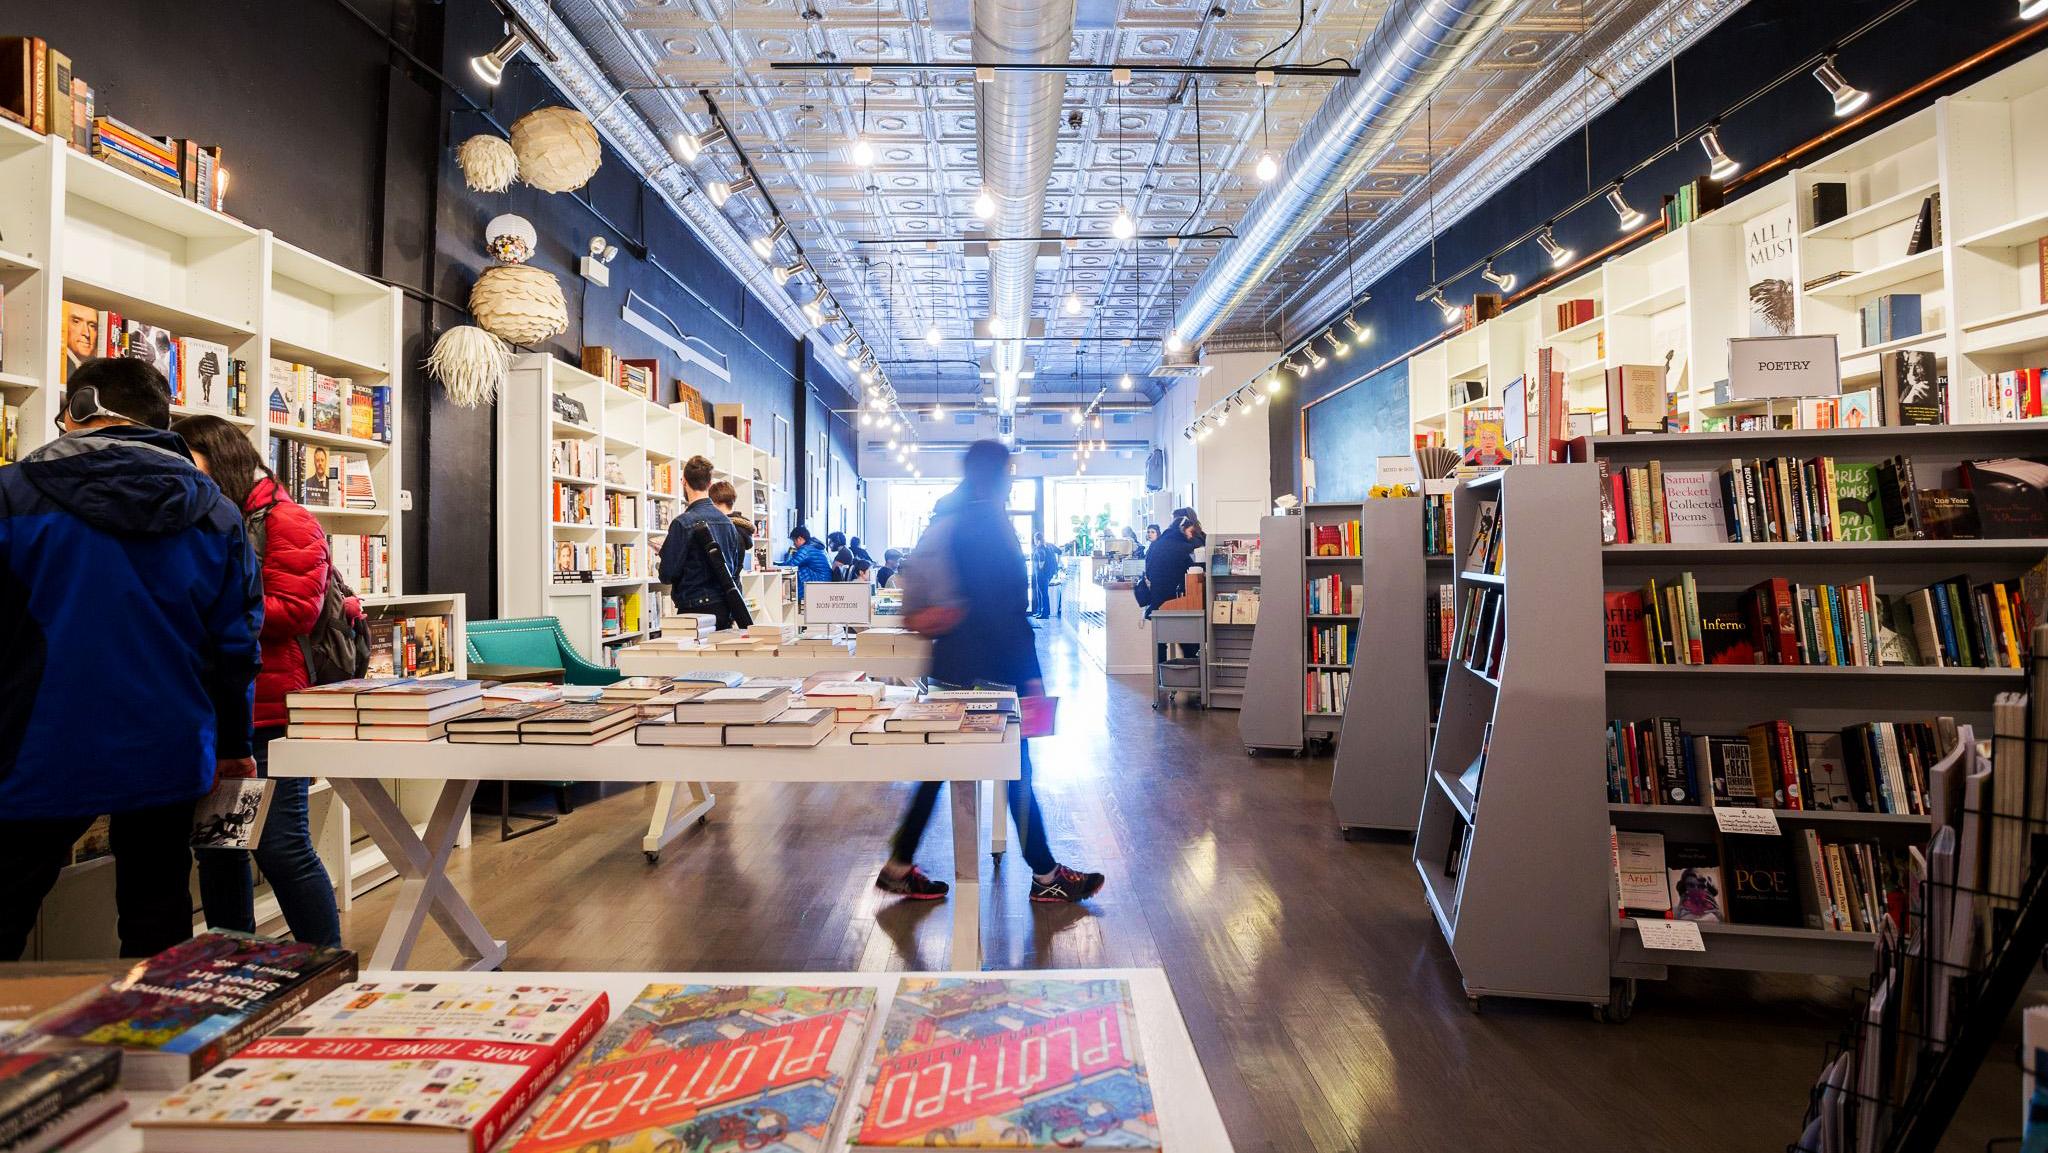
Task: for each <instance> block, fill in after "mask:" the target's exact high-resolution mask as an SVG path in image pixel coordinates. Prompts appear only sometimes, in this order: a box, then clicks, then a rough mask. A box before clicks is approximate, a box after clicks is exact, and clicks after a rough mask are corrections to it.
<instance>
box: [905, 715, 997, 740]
mask: <svg viewBox="0 0 2048 1153" xmlns="http://www.w3.org/2000/svg"><path fill="white" fill-rule="evenodd" d="M1011 720H1012V718H1011V716H1010V715H1009V714H1008V713H997V712H980V713H976V712H970V713H968V714H967V715H966V716H965V717H964V718H962V719H961V721H960V727H959V728H958V729H956V730H954V731H953V732H950V733H947V732H938V733H926V734H925V741H926V743H927V744H934V745H999V744H1002V743H1003V741H1004V740H1005V739H1007V738H1008V737H1009V735H1010V733H1009V730H1010V723H1011Z"/></svg>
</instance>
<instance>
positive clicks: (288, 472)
mask: <svg viewBox="0 0 2048 1153" xmlns="http://www.w3.org/2000/svg"><path fill="white" fill-rule="evenodd" d="M266 463H267V464H269V466H270V471H271V472H272V473H274V474H276V476H277V483H278V484H280V485H282V486H283V487H284V490H285V492H287V493H289V494H290V495H291V498H292V499H293V500H295V501H298V502H299V503H300V504H302V505H305V506H306V507H307V508H309V509H314V510H319V509H337V508H339V509H355V510H359V511H368V510H374V509H376V508H377V507H378V505H377V483H376V480H375V479H374V477H373V476H372V475H371V471H370V458H369V457H367V456H365V455H363V454H362V453H360V452H346V451H344V450H342V449H338V448H329V447H327V446H326V445H324V444H308V443H306V442H304V441H300V440H293V439H291V438H289V437H283V436H273V437H271V438H270V459H269V460H268V461H267V462H266Z"/></svg>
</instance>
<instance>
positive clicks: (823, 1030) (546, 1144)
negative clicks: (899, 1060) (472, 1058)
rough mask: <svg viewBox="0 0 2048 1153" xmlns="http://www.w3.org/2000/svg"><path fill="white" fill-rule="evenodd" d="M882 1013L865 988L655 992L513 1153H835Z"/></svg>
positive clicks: (596, 1048)
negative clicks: (597, 1152)
mask: <svg viewBox="0 0 2048 1153" xmlns="http://www.w3.org/2000/svg"><path fill="white" fill-rule="evenodd" d="M874 1004H875V991H874V990H873V989H872V988H865V987H840V988H832V987H824V988H811V987H807V986H784V985H649V986H647V988H645V989H643V990H641V991H640V995H639V996H638V997H636V998H635V999H634V1001H633V1003H632V1004H631V1005H629V1006H627V1007H626V1010H625V1011H624V1012H623V1013H621V1014H619V1017H618V1019H617V1020H615V1021H613V1022H612V1023H611V1024H610V1025H608V1026H606V1027H605V1030H604V1032H603V1033H601V1034H599V1035H598V1038H597V1040H596V1041H594V1042H592V1043H591V1045H590V1047H589V1048H588V1049H587V1050H585V1051H584V1053H583V1055H582V1056H581V1057H578V1058H577V1059H576V1063H575V1064H574V1065H572V1066H570V1068H569V1071H568V1072H566V1073H564V1074H563V1075H562V1076H561V1078H560V1079H559V1080H557V1081H556V1082H555V1084H554V1087H553V1089H552V1090H550V1092H549V1094H548V1096H547V1097H546V1098H544V1099H543V1100H542V1101H541V1103H540V1104H539V1105H538V1106H536V1107H535V1108H534V1110H533V1113H532V1114H531V1115H530V1116H529V1118H528V1120H527V1122H526V1124H525V1125H524V1126H523V1127H522V1129H521V1130H520V1131H519V1132H518V1133H517V1134H516V1135H515V1136H514V1137H513V1138H512V1139H511V1140H510V1141H509V1142H508V1143H507V1145H506V1149H505V1153H580V1151H583V1150H591V1149H617V1150H627V1149H647V1150H657V1149H677V1150H704V1151H706V1153H711V1151H717V1153H724V1151H726V1150H740V1149H745V1150H753V1151H758V1153H823V1151H824V1150H825V1149H826V1147H827V1144H826V1143H827V1141H828V1140H829V1139H830V1136H831V1134H832V1131H833V1129H834V1127H835V1123H836V1122H837V1120H838V1117H839V1112H840V1109H841V1107H842V1103H843V1102H844V1100H845V1099H846V1097H847V1089H848V1082H849V1081H850V1079H851V1078H852V1076H853V1069H854V1065H855V1063H856V1062H858V1061H859V1059H860V1053H861V1048H862V1041H863V1039H864V1038H865V1036H866V1034H867V1027H868V1019H869V1017H870V1016H871V1015H872V1014H873V1012H874Z"/></svg>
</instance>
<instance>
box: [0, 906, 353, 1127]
mask: <svg viewBox="0 0 2048 1153" xmlns="http://www.w3.org/2000/svg"><path fill="white" fill-rule="evenodd" d="M355 975H356V957H355V954H354V953H351V952H349V951H348V950H346V949H327V948H322V947H320V946H318V945H302V944H299V943H298V942H295V941H275V940H271V939H269V938H266V937H251V936H246V935H244V934H241V933H229V932H222V931H218V930H216V931H214V932H209V933H201V934H200V935H198V936H197V937H194V938H192V939H191V940H189V941H186V942H185V943H184V944H182V945H174V946H172V947H171V948H169V949H166V950H164V951H163V952H161V953H158V954H157V955H156V956H154V957H151V958H149V959H148V960H146V961H139V962H137V963H136V965H135V967H134V968H133V969H131V970H129V971H128V972H127V973H125V974H123V975H122V976H120V977H118V978H116V979H115V980H113V981H111V982H109V983H108V984H107V985H105V986H104V987H102V988H100V989H96V990H94V991H93V992H91V993H88V994H85V995H84V996H82V997H79V998H77V999H75V1000H73V1001H70V1002H68V1003H66V1004H64V1005H61V1006H58V1007H57V1008H55V1009H52V1010H51V1011H50V1012H48V1013H45V1014H43V1015H42V1016H40V1017H37V1018H36V1019H35V1020H33V1021H31V1022H29V1024H28V1026H27V1029H26V1032H27V1033H30V1034H33V1035H34V1039H33V1040H32V1041H27V1042H24V1043H22V1044H20V1045H18V1046H17V1047H19V1048H29V1049H37V1050H44V1049H68V1048H76V1047H79V1046H87V1045H107V1046H113V1047H117V1048H119V1049H121V1050H122V1056H123V1059H122V1062H121V1085H122V1087H123V1088H125V1089H131V1090H149V1089H171V1088H175V1087H177V1086H179V1085H183V1084H184V1083H185V1082H187V1081H190V1080H191V1079H192V1078H194V1077H197V1076H199V1074H201V1073H203V1072H205V1071H206V1070H208V1069H210V1068H212V1067H213V1066H214V1065H215V1064H217V1063H218V1062H220V1061H221V1059H222V1058H224V1057H226V1056H227V1055H228V1054H230V1053H233V1052H234V1051H235V1050H237V1049H239V1048H241V1047H242V1046H243V1045H244V1044H246V1043H247V1042H249V1041H251V1040H254V1039H255V1038H257V1037H259V1036H262V1035H263V1034H264V1033H265V1032H268V1031H269V1030H270V1029H272V1028H273V1027H275V1026H276V1025H278V1024H279V1023H280V1022H283V1021H284V1020H286V1019H287V1018H289V1017H290V1016H291V1015H292V1014H294V1013H297V1012H298V1011H299V1010H300V1009H302V1008H304V1007H305V1006H307V1005H309V1004H312V1003H313V1002H314V1001H317V1000H318V999H320V997H322V996H324V995H325V994H326V993H327V992H328V991H329V990H331V989H333V988H335V987H336V986H339V985H343V984H346V983H347V982H349V981H352V980H354V979H355Z"/></svg>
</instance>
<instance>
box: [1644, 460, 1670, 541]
mask: <svg viewBox="0 0 2048 1153" xmlns="http://www.w3.org/2000/svg"><path fill="white" fill-rule="evenodd" d="M1649 488H1650V539H1651V540H1652V541H1655V542H1656V543H1658V544H1664V543H1666V542H1668V541H1669V540H1670V539H1671V522H1670V521H1669V520H1667V519H1666V518H1665V516H1666V514H1665V508H1664V462H1663V461H1659V460H1653V461H1651V462H1650V480H1649Z"/></svg>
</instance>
